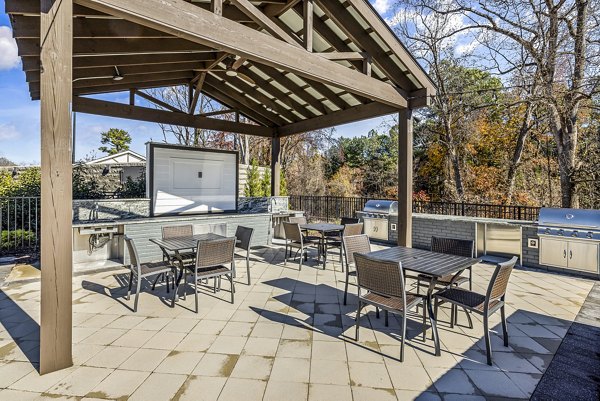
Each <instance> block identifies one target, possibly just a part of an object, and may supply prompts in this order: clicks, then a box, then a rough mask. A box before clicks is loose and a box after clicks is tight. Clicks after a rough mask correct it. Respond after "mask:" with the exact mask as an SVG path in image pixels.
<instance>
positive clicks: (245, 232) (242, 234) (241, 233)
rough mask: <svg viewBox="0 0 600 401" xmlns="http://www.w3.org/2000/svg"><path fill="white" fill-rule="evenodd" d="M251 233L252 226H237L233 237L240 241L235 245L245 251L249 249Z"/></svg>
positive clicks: (252, 230) (252, 232) (252, 231)
mask: <svg viewBox="0 0 600 401" xmlns="http://www.w3.org/2000/svg"><path fill="white" fill-rule="evenodd" d="M253 234H254V229H253V228H250V227H244V226H237V229H236V230H235V238H237V239H238V240H239V241H240V242H239V243H238V244H237V245H236V246H237V247H238V248H241V249H243V250H246V251H248V250H250V245H251V244H252V235H253Z"/></svg>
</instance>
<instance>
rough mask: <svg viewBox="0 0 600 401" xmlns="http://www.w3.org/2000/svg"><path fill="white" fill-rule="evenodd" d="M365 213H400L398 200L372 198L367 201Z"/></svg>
mask: <svg viewBox="0 0 600 401" xmlns="http://www.w3.org/2000/svg"><path fill="white" fill-rule="evenodd" d="M363 212H365V213H379V214H391V215H397V214H398V202H397V201H391V200H370V201H367V203H365V207H364V209H363Z"/></svg>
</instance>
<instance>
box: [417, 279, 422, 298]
mask: <svg viewBox="0 0 600 401" xmlns="http://www.w3.org/2000/svg"><path fill="white" fill-rule="evenodd" d="M417 295H421V279H420V278H417Z"/></svg>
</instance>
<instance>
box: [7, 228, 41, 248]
mask: <svg viewBox="0 0 600 401" xmlns="http://www.w3.org/2000/svg"><path fill="white" fill-rule="evenodd" d="M0 238H1V239H2V240H1V241H0V249H2V250H9V249H13V248H20V247H21V244H23V245H24V246H28V245H29V244H31V245H32V246H34V245H35V233H34V232H33V231H27V230H15V231H7V230H3V231H2V232H1V233H0Z"/></svg>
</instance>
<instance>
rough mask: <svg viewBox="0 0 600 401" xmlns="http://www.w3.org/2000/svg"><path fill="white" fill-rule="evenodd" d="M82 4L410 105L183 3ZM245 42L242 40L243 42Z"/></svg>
mask: <svg viewBox="0 0 600 401" xmlns="http://www.w3.org/2000/svg"><path fill="white" fill-rule="evenodd" d="M77 1H78V3H79V4H82V5H85V6H86V7H89V8H93V9H97V10H99V11H102V12H106V13H109V14H112V15H115V16H118V17H121V18H126V19H129V20H132V21H135V22H137V23H139V24H141V25H144V26H148V27H149V28H153V29H157V30H160V31H163V32H166V33H170V34H173V35H176V36H179V37H181V38H184V39H187V40H189V41H192V42H195V43H199V44H201V45H205V46H209V47H212V48H216V49H220V50H223V51H227V52H230V53H233V54H237V55H239V56H242V57H246V58H248V59H249V60H253V61H255V62H259V63H263V64H269V65H271V66H274V67H276V68H281V69H282V70H285V71H290V72H294V73H296V74H298V75H301V76H304V77H306V78H308V79H311V80H313V81H316V82H321V83H324V84H330V85H332V86H336V87H339V88H342V89H344V90H347V91H349V92H352V93H356V94H358V95H361V96H364V97H366V98H368V99H371V100H373V101H378V102H381V103H386V104H390V105H393V106H396V107H398V108H402V107H406V106H407V104H408V103H407V100H406V98H405V97H404V96H403V95H402V94H401V93H400V91H399V90H398V89H397V88H394V87H393V86H391V85H389V84H386V83H384V82H381V81H379V80H377V79H374V78H372V77H367V76H365V75H364V74H362V73H361V72H357V71H352V70H349V69H348V68H346V67H344V66H341V65H338V64H337V63H334V62H331V61H329V60H324V59H323V58H321V57H319V56H317V55H314V54H311V53H308V52H306V50H304V49H301V48H298V47H296V46H293V45H290V44H289V43H285V42H282V41H281V40H279V39H277V38H273V37H270V36H267V35H264V34H262V33H260V32H257V31H255V30H253V29H251V28H248V27H245V26H243V25H241V24H239V23H236V22H234V21H230V20H228V19H226V18H223V17H219V16H218V15H215V14H213V13H211V12H209V11H205V10H203V9H201V8H193V7H195V6H193V5H191V4H189V3H186V2H184V1H182V0H144V1H142V0H130V1H128V2H126V3H123V2H122V1H119V0H77ZM242 37H243V38H244V40H243V41H241V40H239V38H242Z"/></svg>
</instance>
